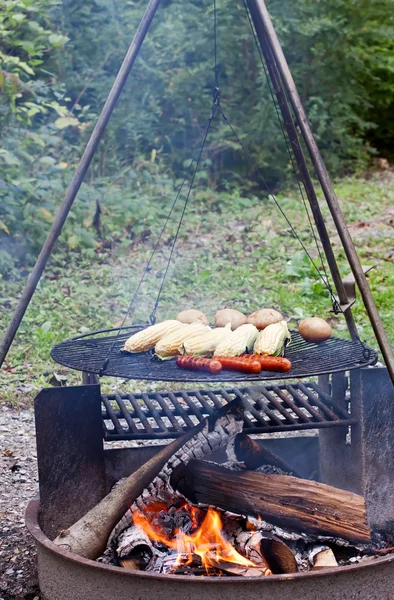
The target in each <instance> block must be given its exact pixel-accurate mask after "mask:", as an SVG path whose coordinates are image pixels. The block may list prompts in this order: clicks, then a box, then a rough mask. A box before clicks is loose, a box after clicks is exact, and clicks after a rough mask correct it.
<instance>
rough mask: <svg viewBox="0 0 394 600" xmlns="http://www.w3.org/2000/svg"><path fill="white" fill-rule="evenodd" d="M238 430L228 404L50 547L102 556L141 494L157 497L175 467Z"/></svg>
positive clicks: (239, 411) (238, 407)
mask: <svg viewBox="0 0 394 600" xmlns="http://www.w3.org/2000/svg"><path fill="white" fill-rule="evenodd" d="M242 426H243V407H242V404H241V403H240V402H239V401H233V402H230V403H229V404H227V405H226V406H224V407H223V408H221V409H219V410H218V411H216V412H215V413H214V414H213V415H212V416H211V417H209V418H208V419H204V421H202V422H201V423H200V424H199V425H197V426H196V427H194V428H193V429H191V430H190V431H188V432H187V433H185V434H184V435H183V436H182V437H180V438H178V439H177V440H174V441H173V442H172V443H171V444H169V445H168V446H166V447H165V448H163V449H162V450H161V451H160V452H158V453H157V454H156V456H154V457H153V458H151V459H150V460H149V461H148V462H146V463H145V464H144V465H142V467H140V468H139V469H138V470H137V471H136V472H135V473H133V474H132V475H130V476H129V477H128V478H127V479H125V480H124V481H122V483H120V484H119V485H118V486H115V487H114V488H113V489H112V490H111V492H110V493H109V494H108V495H107V496H106V497H105V498H103V500H101V502H99V503H98V504H97V505H96V506H95V507H94V508H92V510H90V511H89V512H88V513H87V514H86V515H84V516H83V517H82V518H81V519H80V520H79V521H77V523H75V524H74V525H72V527H70V528H69V529H67V530H65V531H62V532H61V534H60V535H59V536H58V537H57V538H56V539H55V540H54V543H55V544H56V545H58V546H62V547H63V548H64V549H66V550H68V551H69V552H72V553H73V554H78V555H79V556H83V557H85V558H91V559H96V558H98V557H99V556H100V555H101V554H102V553H103V552H104V550H105V548H106V545H107V541H108V538H109V536H110V534H111V532H112V531H113V529H114V527H115V525H116V524H117V523H118V521H119V520H120V519H121V518H122V516H123V515H124V514H125V513H126V511H127V510H128V508H129V507H130V506H131V505H132V504H133V503H134V502H135V501H136V500H137V499H138V498H139V497H140V496H141V494H143V493H144V494H148V495H151V494H152V493H154V494H156V495H157V496H159V495H160V490H163V489H164V487H165V485H166V483H167V481H168V480H169V478H170V474H171V472H172V470H173V469H174V468H175V467H176V466H179V465H180V464H185V463H186V462H188V461H189V460H190V459H191V458H201V457H202V456H204V454H206V453H208V452H211V451H212V450H214V449H215V448H218V447H219V446H222V445H223V444H226V443H227V442H228V440H229V438H230V437H231V436H233V435H236V434H237V433H239V432H240V431H241V430H242ZM144 497H145V496H144ZM142 504H144V501H143V499H142Z"/></svg>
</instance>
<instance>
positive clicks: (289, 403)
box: [272, 385, 311, 423]
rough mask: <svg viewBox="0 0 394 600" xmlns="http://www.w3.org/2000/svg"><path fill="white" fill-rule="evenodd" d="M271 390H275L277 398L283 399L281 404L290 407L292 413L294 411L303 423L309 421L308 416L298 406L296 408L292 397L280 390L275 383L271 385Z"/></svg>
mask: <svg viewBox="0 0 394 600" xmlns="http://www.w3.org/2000/svg"><path fill="white" fill-rule="evenodd" d="M272 390H273V391H274V392H275V394H277V395H278V396H279V398H281V400H282V401H283V404H284V405H285V406H288V407H289V408H291V410H292V411H293V413H295V414H296V415H297V416H298V418H299V419H301V421H302V422H303V423H310V422H311V420H310V419H309V417H307V416H306V414H305V413H303V412H302V410H301V409H300V408H298V406H297V405H296V403H295V402H294V400H293V398H292V397H291V396H290V395H289V393H287V394H286V393H285V392H284V391H283V390H281V389H280V388H279V387H278V386H276V385H274V386H272ZM289 396H290V397H289Z"/></svg>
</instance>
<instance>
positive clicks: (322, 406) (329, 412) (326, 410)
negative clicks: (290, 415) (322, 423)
mask: <svg viewBox="0 0 394 600" xmlns="http://www.w3.org/2000/svg"><path fill="white" fill-rule="evenodd" d="M298 387H299V388H300V390H301V391H302V392H303V393H304V394H305V396H307V397H308V400H310V402H311V404H313V403H314V404H316V406H318V407H319V408H320V410H321V411H322V413H323V414H324V415H325V416H326V417H328V419H332V420H333V421H337V420H338V418H339V417H337V415H336V414H335V413H334V412H332V410H331V409H330V408H329V407H328V406H326V405H325V404H324V403H323V402H320V400H319V398H318V396H316V394H313V392H311V391H310V390H308V388H307V387H306V385H303V384H302V383H301V382H300V383H299V384H298Z"/></svg>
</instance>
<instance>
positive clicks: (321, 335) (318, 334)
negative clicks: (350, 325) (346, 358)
mask: <svg viewBox="0 0 394 600" xmlns="http://www.w3.org/2000/svg"><path fill="white" fill-rule="evenodd" d="M298 331H299V333H300V335H301V337H303V338H304V340H306V341H307V342H315V343H316V344H318V343H319V342H324V341H325V340H328V338H330V337H331V333H332V329H331V327H330V325H329V324H328V323H327V321H325V320H324V319H320V318H319V317H309V318H308V319H304V320H303V321H301V322H300V324H299V325H298Z"/></svg>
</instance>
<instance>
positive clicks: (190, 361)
mask: <svg viewBox="0 0 394 600" xmlns="http://www.w3.org/2000/svg"><path fill="white" fill-rule="evenodd" d="M176 364H177V366H178V367H180V368H181V369H190V370H192V371H207V372H208V373H211V375H217V374H218V373H220V371H221V370H222V365H221V363H220V362H219V361H218V360H216V358H215V359H210V358H198V357H197V356H178V358H177V359H176Z"/></svg>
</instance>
